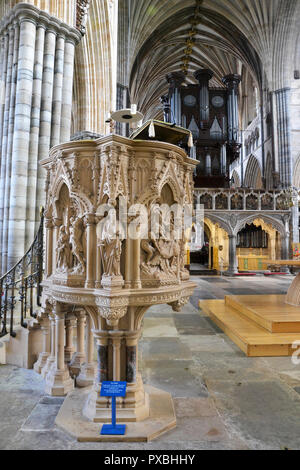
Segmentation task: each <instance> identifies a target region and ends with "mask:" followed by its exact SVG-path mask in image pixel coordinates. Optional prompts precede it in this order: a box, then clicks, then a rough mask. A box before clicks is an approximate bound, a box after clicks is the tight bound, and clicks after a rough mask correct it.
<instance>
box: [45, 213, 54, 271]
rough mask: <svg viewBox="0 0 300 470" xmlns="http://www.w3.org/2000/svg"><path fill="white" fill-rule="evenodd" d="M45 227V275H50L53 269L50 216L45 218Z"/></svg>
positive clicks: (51, 223)
mask: <svg viewBox="0 0 300 470" xmlns="http://www.w3.org/2000/svg"><path fill="white" fill-rule="evenodd" d="M45 228H46V254H47V255H46V277H50V276H51V274H52V270H53V258H52V255H53V222H52V218H50V219H47V217H46V220H45Z"/></svg>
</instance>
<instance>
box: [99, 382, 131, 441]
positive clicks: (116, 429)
mask: <svg viewBox="0 0 300 470" xmlns="http://www.w3.org/2000/svg"><path fill="white" fill-rule="evenodd" d="M126 386H127V383H126V382H103V383H102V386H101V391H100V397H111V415H112V419H111V421H112V423H111V424H103V426H102V429H101V434H102V435H110V436H115V435H119V436H120V435H121V436H123V435H124V434H125V430H126V425H125V424H118V425H117V424H116V397H125V395H126Z"/></svg>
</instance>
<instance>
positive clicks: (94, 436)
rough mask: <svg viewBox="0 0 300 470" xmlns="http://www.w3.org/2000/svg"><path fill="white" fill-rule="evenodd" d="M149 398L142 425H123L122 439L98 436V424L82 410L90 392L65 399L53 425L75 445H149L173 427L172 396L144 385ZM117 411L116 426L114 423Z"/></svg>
mask: <svg viewBox="0 0 300 470" xmlns="http://www.w3.org/2000/svg"><path fill="white" fill-rule="evenodd" d="M144 388H145V392H146V394H147V395H148V397H149V406H150V415H149V417H148V418H146V419H145V420H143V421H139V422H125V423H124V424H126V433H125V435H124V436H109V435H101V434H100V432H101V427H102V424H105V422H106V423H107V421H105V422H104V421H103V423H99V422H98V423H95V422H92V421H89V420H88V419H87V418H86V417H85V416H83V413H82V410H83V408H84V405H85V403H86V401H87V398H88V395H89V394H90V392H91V388H89V389H84V390H82V389H81V390H80V389H75V390H74V391H72V392H71V393H69V395H68V396H67V398H66V399H65V401H64V403H63V405H62V407H61V409H60V411H59V413H58V415H57V418H56V425H57V426H58V427H60V428H62V429H63V430H64V431H66V432H68V433H69V434H71V435H72V436H73V437H75V438H76V439H77V440H78V442H149V441H151V440H153V439H155V438H157V437H158V436H160V435H161V434H164V433H165V432H167V431H170V430H171V429H173V428H175V427H176V416H175V410H174V404H173V399H172V396H171V395H170V394H169V393H167V392H164V391H162V390H158V389H157V388H154V387H151V386H149V385H145V386H144ZM118 412H119V410H118V409H117V422H120V420H118Z"/></svg>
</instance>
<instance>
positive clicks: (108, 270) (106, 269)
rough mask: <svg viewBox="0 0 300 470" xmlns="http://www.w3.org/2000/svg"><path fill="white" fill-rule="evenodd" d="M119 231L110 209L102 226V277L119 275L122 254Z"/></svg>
mask: <svg viewBox="0 0 300 470" xmlns="http://www.w3.org/2000/svg"><path fill="white" fill-rule="evenodd" d="M120 232H121V231H120V230H117V229H116V222H115V219H114V215H113V211H110V213H109V215H108V217H107V220H106V221H105V223H104V225H103V227H102V234H101V243H100V253H101V260H102V266H103V275H104V277H114V276H115V277H120V276H121V271H120V262H121V254H122V236H121V233H120Z"/></svg>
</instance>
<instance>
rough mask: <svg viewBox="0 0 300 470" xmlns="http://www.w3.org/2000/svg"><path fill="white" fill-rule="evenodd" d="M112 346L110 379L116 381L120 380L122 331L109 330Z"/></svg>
mask: <svg viewBox="0 0 300 470" xmlns="http://www.w3.org/2000/svg"><path fill="white" fill-rule="evenodd" d="M111 336H112V348H113V378H112V380H114V381H116V382H118V381H120V380H121V357H120V351H121V341H122V336H123V333H121V332H119V331H116V332H111Z"/></svg>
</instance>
